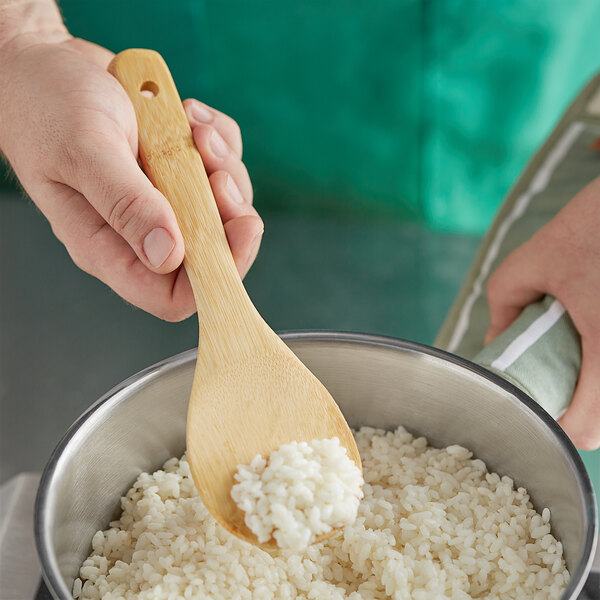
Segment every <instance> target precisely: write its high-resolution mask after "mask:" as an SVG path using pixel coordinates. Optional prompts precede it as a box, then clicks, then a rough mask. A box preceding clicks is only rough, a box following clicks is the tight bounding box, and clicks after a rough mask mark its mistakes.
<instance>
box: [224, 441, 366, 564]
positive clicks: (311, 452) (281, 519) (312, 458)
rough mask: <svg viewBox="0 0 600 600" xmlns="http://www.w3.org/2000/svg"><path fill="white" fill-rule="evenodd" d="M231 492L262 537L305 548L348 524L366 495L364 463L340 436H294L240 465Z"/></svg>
mask: <svg viewBox="0 0 600 600" xmlns="http://www.w3.org/2000/svg"><path fill="white" fill-rule="evenodd" d="M234 477H235V480H236V481H237V482H238V483H237V484H235V485H234V486H233V488H232V489H231V497H232V498H233V500H234V501H235V503H236V504H237V505H238V507H239V508H240V509H241V510H242V511H244V513H245V519H244V520H245V523H246V525H247V526H248V528H249V529H250V531H252V532H253V533H254V534H255V535H256V536H257V538H258V541H259V542H261V543H263V542H266V541H268V540H270V539H271V538H274V539H275V541H276V542H277V545H278V546H279V547H280V548H287V549H290V550H296V551H297V552H299V551H302V550H304V549H305V548H306V547H307V546H308V545H309V544H312V543H313V542H314V541H315V539H316V538H317V537H318V536H319V535H322V534H325V533H329V532H330V531H331V530H332V529H336V528H339V527H344V526H345V525H350V524H352V523H353V522H354V520H355V519H356V513H357V511H358V505H359V503H360V499H361V498H362V497H363V493H362V489H361V488H362V485H363V483H364V482H363V478H362V474H361V471H360V469H359V468H358V467H357V466H356V465H355V464H354V462H353V461H352V460H351V459H350V458H349V457H348V454H347V452H346V448H344V447H343V446H342V445H340V440H339V439H338V438H332V439H323V440H312V441H311V442H310V443H307V442H292V443H290V444H284V445H282V446H280V447H279V448H278V449H277V450H275V451H274V452H271V454H270V455H269V456H268V459H264V458H263V457H262V456H261V455H260V454H258V455H257V456H255V457H254V459H253V460H252V462H251V463H250V464H249V465H239V466H238V471H237V473H236V474H235V476H234Z"/></svg>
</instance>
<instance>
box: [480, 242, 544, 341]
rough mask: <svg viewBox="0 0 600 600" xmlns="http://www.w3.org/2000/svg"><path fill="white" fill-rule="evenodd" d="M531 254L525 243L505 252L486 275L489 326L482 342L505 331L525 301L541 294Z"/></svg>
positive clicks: (539, 275)
mask: <svg viewBox="0 0 600 600" xmlns="http://www.w3.org/2000/svg"><path fill="white" fill-rule="evenodd" d="M532 256H535V253H532V252H531V246H530V243H529V242H527V243H525V244H524V245H523V246H521V247H519V248H517V249H516V250H515V251H514V252H512V253H511V254H509V255H508V256H507V257H506V259H505V260H504V261H503V262H502V263H501V264H500V266H499V267H498V268H497V269H496V271H495V272H494V273H493V274H492V275H491V277H490V278H489V280H488V285H487V297H488V304H489V308H490V325H489V328H488V330H487V332H486V334H485V339H484V343H485V344H486V345H487V344H489V343H490V342H491V341H492V340H494V339H495V338H496V337H498V336H499V335H500V334H501V333H502V332H503V331H505V330H506V329H507V328H508V327H509V326H510V325H511V324H512V323H513V322H514V321H515V319H516V318H517V317H518V316H519V315H520V314H521V312H522V310H523V309H524V308H525V307H526V306H527V305H528V304H531V303H532V302H536V301H537V300H539V299H540V298H541V297H542V296H543V295H544V283H543V277H542V275H541V270H540V268H539V266H538V265H537V264H536V262H535V260H532V259H531V257H532Z"/></svg>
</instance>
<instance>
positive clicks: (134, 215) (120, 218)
mask: <svg viewBox="0 0 600 600" xmlns="http://www.w3.org/2000/svg"><path fill="white" fill-rule="evenodd" d="M115 197H116V200H115V202H114V203H113V205H112V206H111V207H110V210H109V212H108V215H107V217H106V221H107V223H108V224H109V225H110V226H111V227H112V228H113V229H114V230H115V231H116V232H117V233H120V234H124V235H128V234H131V233H133V230H135V229H138V228H139V227H140V225H141V223H140V220H141V214H143V211H144V204H145V203H146V200H145V197H144V195H143V194H141V193H139V192H138V191H135V190H132V189H127V188H125V189H121V190H119V191H117V193H116V194H115Z"/></svg>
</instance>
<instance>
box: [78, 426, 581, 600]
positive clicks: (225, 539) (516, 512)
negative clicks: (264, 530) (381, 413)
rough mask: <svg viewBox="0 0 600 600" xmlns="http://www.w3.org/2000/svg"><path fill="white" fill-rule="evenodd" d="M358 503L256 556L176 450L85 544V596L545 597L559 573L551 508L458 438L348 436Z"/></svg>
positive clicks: (260, 599)
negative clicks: (348, 515)
mask: <svg viewBox="0 0 600 600" xmlns="http://www.w3.org/2000/svg"><path fill="white" fill-rule="evenodd" d="M356 440H357V445H358V449H359V451H360V454H361V457H362V462H363V476H364V478H365V484H364V486H363V492H364V498H363V500H362V501H361V503H360V506H359V508H358V516H357V518H356V520H355V522H354V523H353V524H351V525H347V526H346V527H344V529H343V531H342V533H341V534H340V535H337V536H334V537H332V538H329V539H328V540H326V541H325V542H321V543H317V544H313V545H311V546H309V547H308V548H307V549H306V550H305V551H304V552H302V553H297V552H294V551H291V550H276V551H273V552H269V553H267V552H264V551H263V550H261V549H260V548H258V547H255V546H252V545H250V544H247V543H246V542H243V541H242V540H240V539H238V538H237V537H235V536H232V535H231V534H229V533H228V532H227V531H226V530H225V529H224V528H222V527H221V526H220V525H218V524H217V522H216V521H215V520H214V519H213V518H212V517H211V516H210V514H209V513H208V511H207V510H206V508H205V507H204V505H203V504H202V501H201V500H200V498H199V496H198V494H197V492H196V489H195V487H194V483H193V481H192V478H191V474H190V469H189V466H188V463H187V461H186V459H185V457H184V458H182V459H181V460H177V459H175V458H173V459H171V460H169V461H167V462H166V463H165V465H164V467H163V468H162V469H161V470H158V471H156V472H155V473H153V474H152V475H149V474H147V473H142V474H141V475H140V476H139V477H138V479H137V481H136V482H135V483H134V485H133V487H132V488H131V489H130V490H129V492H127V495H126V496H125V497H124V498H123V499H122V500H121V507H122V514H121V517H120V518H119V520H118V521H114V522H112V523H111V524H110V528H109V529H107V530H106V531H98V532H97V533H96V534H95V535H94V537H93V539H92V551H91V554H90V556H89V558H87V559H86V560H85V561H84V563H83V565H82V567H81V569H80V572H79V577H80V578H79V579H76V581H75V584H74V586H73V595H74V597H75V598H77V597H79V598H81V599H82V600H83V599H88V598H90V599H91V598H93V599H100V598H102V599H103V600H116V599H117V598H125V599H126V600H134V599H139V600H149V599H151V598H152V599H165V600H168V599H171V598H186V599H192V598H193V599H208V598H211V599H217V598H218V599H219V600H229V599H232V600H233V599H241V600H271V599H273V600H293V599H298V600H344V599H348V600H379V599H384V598H385V599H387V598H392V599H393V600H433V599H435V600H446V599H447V600H467V599H470V598H486V599H488V600H500V599H502V600H523V599H525V598H527V599H528V600H554V599H558V598H560V597H561V595H562V592H563V590H564V588H565V587H566V585H567V583H568V581H569V573H568V571H567V569H566V567H565V562H564V559H563V548H562V544H561V543H560V542H559V541H557V540H556V538H555V537H554V536H553V535H552V533H551V524H550V511H549V510H548V509H544V510H543V511H542V513H541V514H538V513H537V512H536V511H535V509H534V508H533V506H532V504H531V502H530V499H529V496H528V494H527V491H526V490H525V489H524V488H521V487H520V488H517V489H515V487H514V485H513V482H512V480H511V479H510V478H508V477H500V476H499V475H497V474H495V473H488V471H487V469H486V466H485V464H484V463H483V462H482V461H481V460H477V459H474V458H473V457H472V455H471V453H470V452H469V451H468V450H466V449H465V448H461V447H459V446H450V447H448V448H445V449H437V448H431V447H429V446H428V445H427V441H426V440H425V438H422V437H420V438H414V437H413V436H411V435H410V434H409V433H408V432H407V431H405V430H404V429H403V428H401V427H400V428H398V429H397V430H396V431H395V432H385V431H382V430H375V429H370V428H362V429H361V430H360V431H358V432H357V434H356Z"/></svg>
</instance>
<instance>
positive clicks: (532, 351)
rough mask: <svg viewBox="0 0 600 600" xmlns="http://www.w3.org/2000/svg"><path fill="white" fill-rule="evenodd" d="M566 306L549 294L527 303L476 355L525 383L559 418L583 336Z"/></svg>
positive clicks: (578, 360) (569, 394)
mask: <svg viewBox="0 0 600 600" xmlns="http://www.w3.org/2000/svg"><path fill="white" fill-rule="evenodd" d="M558 307H559V308H560V309H562V311H560V310H559V311H557V310H556V309H557V308H558ZM552 311H554V313H555V314H556V315H559V314H560V317H558V318H557V320H556V321H554V320H553V319H548V317H549V316H550V317H552V316H553V315H552ZM563 311H564V308H562V307H561V306H560V304H558V303H557V301H556V300H555V299H554V298H552V297H551V296H546V297H545V298H544V299H543V300H541V301H540V302H536V303H534V304H531V305H530V306H528V307H527V308H525V310H524V311H523V312H522V313H521V315H520V316H519V318H518V319H517V320H516V321H515V322H514V323H513V324H512V325H511V326H510V327H509V328H508V329H507V330H506V331H505V332H504V333H502V334H501V335H500V336H498V337H497V338H496V339H495V340H494V341H493V342H492V343H490V344H489V345H488V346H487V347H485V348H484V349H483V350H482V351H481V352H480V353H479V354H477V356H475V358H474V361H475V362H476V363H479V364H480V365H482V366H484V367H487V368H488V369H490V370H491V371H494V372H496V373H498V374H499V375H501V376H502V377H504V379H507V380H509V381H510V382H512V383H514V384H515V385H517V386H518V387H520V388H521V389H522V390H523V391H524V392H526V393H527V394H529V395H530V396H531V397H532V398H533V399H534V400H535V401H536V402H537V403H538V404H539V405H540V406H541V407H542V408H544V409H545V410H546V411H547V412H548V413H550V414H551V415H552V416H553V417H554V418H558V417H560V416H561V415H562V414H563V413H564V411H565V410H566V409H567V407H568V406H569V404H570V402H571V398H572V397H573V392H574V391H575V386H576V384H577V379H578V377H579V370H580V368H581V339H580V337H579V334H578V333H577V330H576V329H575V326H574V325H573V321H571V318H570V317H569V315H568V314H567V313H566V312H563ZM561 312H562V314H561ZM545 319H546V323H544V320H545ZM540 328H541V329H542V331H543V333H542V331H539V329H540ZM501 362H502V363H503V364H502V365H500V364H499V363H501Z"/></svg>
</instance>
